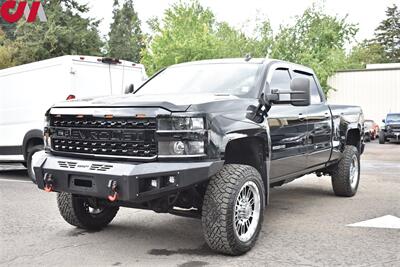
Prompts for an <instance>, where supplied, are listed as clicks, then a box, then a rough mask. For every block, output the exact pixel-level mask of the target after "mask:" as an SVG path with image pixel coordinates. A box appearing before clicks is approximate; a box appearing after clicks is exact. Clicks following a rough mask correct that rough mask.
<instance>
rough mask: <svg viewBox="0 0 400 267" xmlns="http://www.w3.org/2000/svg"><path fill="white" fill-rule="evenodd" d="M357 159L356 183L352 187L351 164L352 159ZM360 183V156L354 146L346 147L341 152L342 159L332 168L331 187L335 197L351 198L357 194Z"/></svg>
mask: <svg viewBox="0 0 400 267" xmlns="http://www.w3.org/2000/svg"><path fill="white" fill-rule="evenodd" d="M354 157H357V163H358V165H357V168H358V174H357V176H358V177H357V182H356V184H355V186H352V185H351V184H352V182H351V164H352V161H353V158H354ZM359 183H360V154H359V152H358V150H357V148H356V147H355V146H351V145H347V146H345V149H344V151H343V157H342V159H341V160H340V161H339V162H338V163H337V164H336V165H335V166H334V167H333V172H332V187H333V191H334V192H335V195H337V196H341V197H352V196H354V195H355V194H356V193H357V189H358V185H359Z"/></svg>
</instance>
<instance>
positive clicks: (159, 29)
mask: <svg viewBox="0 0 400 267" xmlns="http://www.w3.org/2000/svg"><path fill="white" fill-rule="evenodd" d="M149 26H150V27H151V29H152V31H153V36H152V37H149V39H148V41H147V43H149V44H148V46H147V47H146V49H145V50H144V51H143V53H142V56H143V58H142V62H143V63H144V64H145V65H146V67H147V71H148V73H149V74H152V73H154V72H155V71H157V70H159V69H161V68H163V67H166V66H169V65H172V64H176V63H181V62H187V61H193V60H200V59H209V58H214V57H215V55H216V51H217V45H216V44H217V39H216V37H215V35H214V26H215V18H214V14H213V13H212V12H211V10H210V9H208V8H204V7H202V6H201V5H200V3H199V2H198V1H190V2H178V3H175V4H173V5H172V6H171V7H170V8H169V9H167V10H166V11H165V13H164V18H163V20H162V25H161V23H160V21H159V20H157V19H152V20H150V21H149Z"/></svg>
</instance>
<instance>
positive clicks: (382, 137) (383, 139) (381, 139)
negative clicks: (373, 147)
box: [379, 132, 386, 145]
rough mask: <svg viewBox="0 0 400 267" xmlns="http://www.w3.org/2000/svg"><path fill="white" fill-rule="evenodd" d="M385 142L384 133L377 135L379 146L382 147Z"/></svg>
mask: <svg viewBox="0 0 400 267" xmlns="http://www.w3.org/2000/svg"><path fill="white" fill-rule="evenodd" d="M385 142H386V137H385V133H384V132H380V133H379V144H381V145H383V144H385Z"/></svg>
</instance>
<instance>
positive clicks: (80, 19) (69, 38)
mask: <svg viewBox="0 0 400 267" xmlns="http://www.w3.org/2000/svg"><path fill="white" fill-rule="evenodd" d="M45 10H46V16H47V20H48V21H47V23H41V22H37V23H26V22H25V21H24V20H20V21H19V23H18V26H17V29H16V32H15V46H16V47H17V49H18V53H17V55H16V61H17V62H18V64H24V63H29V62H34V61H38V60H43V59H48V58H52V57H57V56H63V55H69V54H84V55H99V54H100V53H101V50H100V49H101V47H102V45H103V43H102V41H101V39H100V36H99V33H98V30H97V27H98V24H99V21H95V20H93V19H91V18H84V17H86V14H87V12H88V11H89V9H88V7H87V5H81V4H79V3H78V2H77V1H76V0H48V1H46V4H45Z"/></svg>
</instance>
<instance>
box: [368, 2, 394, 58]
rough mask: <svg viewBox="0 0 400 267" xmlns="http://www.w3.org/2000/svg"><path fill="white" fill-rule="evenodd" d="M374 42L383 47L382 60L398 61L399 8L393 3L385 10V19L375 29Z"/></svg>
mask: <svg viewBox="0 0 400 267" xmlns="http://www.w3.org/2000/svg"><path fill="white" fill-rule="evenodd" d="M374 42H375V43H376V44H378V45H380V46H381V47H382V48H383V60H384V62H387V63H395V62H400V10H399V9H398V7H397V6H396V5H395V4H393V6H392V7H388V8H387V10H386V19H385V20H383V21H382V22H381V23H380V24H379V26H378V28H377V29H376V31H375V39H374Z"/></svg>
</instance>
